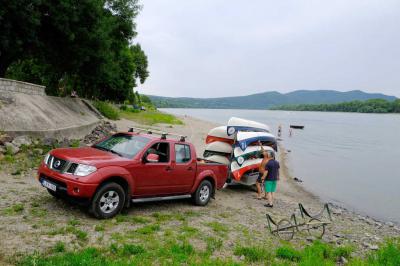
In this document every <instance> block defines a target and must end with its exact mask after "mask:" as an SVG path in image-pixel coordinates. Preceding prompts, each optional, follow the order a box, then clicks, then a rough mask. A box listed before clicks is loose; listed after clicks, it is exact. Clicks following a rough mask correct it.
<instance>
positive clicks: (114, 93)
mask: <svg viewBox="0 0 400 266" xmlns="http://www.w3.org/2000/svg"><path fill="white" fill-rule="evenodd" d="M140 8H141V6H140V5H139V4H138V0H124V1H122V0H87V1H75V0H64V1H42V0H33V1H30V0H29V1H28V0H13V1H4V2H2V4H1V8H0V32H1V35H0V77H6V78H11V79H16V80H21V81H26V82H32V83H36V84H40V85H44V86H46V93H47V94H48V95H55V96H66V95H69V94H70V93H71V92H72V91H76V92H77V93H78V95H79V96H81V97H85V98H89V99H92V98H97V99H101V100H113V101H119V102H120V101H124V100H125V99H126V98H127V97H128V94H129V93H130V92H131V91H132V89H133V88H134V87H136V86H137V84H138V83H139V82H140V83H143V82H144V81H145V80H146V78H147V77H148V75H149V73H148V70H147V65H148V62H147V56H146V54H145V53H144V51H143V50H142V48H141V46H140V44H137V43H135V42H134V39H135V37H136V35H137V32H136V23H135V20H136V17H137V15H138V13H139V10H140Z"/></svg>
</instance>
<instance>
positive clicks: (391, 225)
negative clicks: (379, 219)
mask: <svg viewBox="0 0 400 266" xmlns="http://www.w3.org/2000/svg"><path fill="white" fill-rule="evenodd" d="M386 225H387V226H389V227H394V223H392V222H387V223H386Z"/></svg>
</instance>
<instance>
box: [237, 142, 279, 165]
mask: <svg viewBox="0 0 400 266" xmlns="http://www.w3.org/2000/svg"><path fill="white" fill-rule="evenodd" d="M263 148H264V150H270V151H273V150H274V149H273V148H271V147H269V146H263ZM233 154H234V160H235V161H236V162H237V164H238V165H239V166H241V165H242V164H243V163H244V162H245V161H247V160H250V159H254V158H261V156H262V155H261V147H260V146H249V147H247V149H246V150H244V151H242V149H241V148H240V147H236V148H235V150H234V151H233Z"/></svg>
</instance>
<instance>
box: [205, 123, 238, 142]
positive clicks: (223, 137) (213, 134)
mask: <svg viewBox="0 0 400 266" xmlns="http://www.w3.org/2000/svg"><path fill="white" fill-rule="evenodd" d="M233 138H234V136H228V134H227V127H226V126H219V127H215V128H213V129H211V130H210V131H209V132H208V134H207V138H206V143H207V144H208V143H211V142H215V141H221V142H226V143H230V144H232V143H233Z"/></svg>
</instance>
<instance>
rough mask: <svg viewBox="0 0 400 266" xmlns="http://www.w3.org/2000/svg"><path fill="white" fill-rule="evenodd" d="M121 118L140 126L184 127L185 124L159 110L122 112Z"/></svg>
mask: <svg viewBox="0 0 400 266" xmlns="http://www.w3.org/2000/svg"><path fill="white" fill-rule="evenodd" d="M120 114H121V117H122V118H125V119H128V120H132V121H135V122H137V123H139V124H146V125H154V124H171V125H182V124H183V122H182V121H181V120H179V119H178V118H176V117H175V116H174V115H171V114H166V113H163V112H160V111H157V110H148V111H143V112H139V113H134V112H130V111H123V110H121V112H120Z"/></svg>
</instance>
